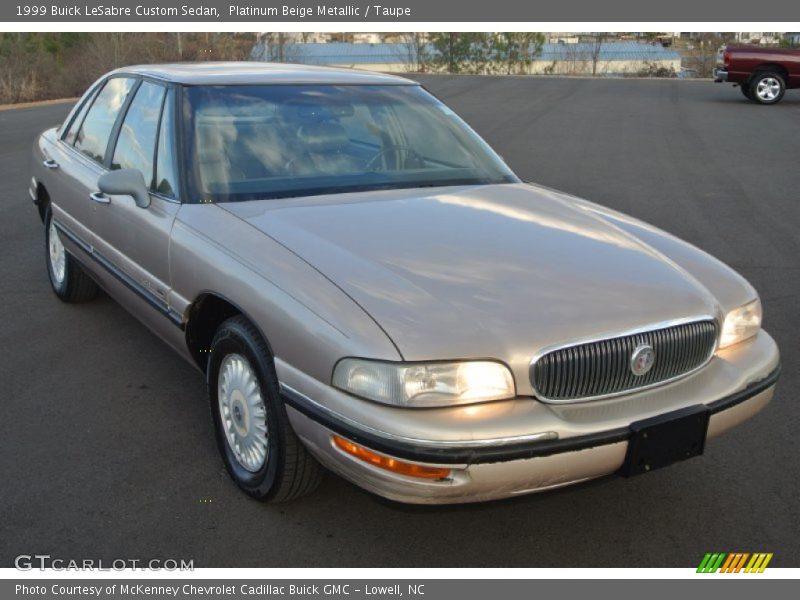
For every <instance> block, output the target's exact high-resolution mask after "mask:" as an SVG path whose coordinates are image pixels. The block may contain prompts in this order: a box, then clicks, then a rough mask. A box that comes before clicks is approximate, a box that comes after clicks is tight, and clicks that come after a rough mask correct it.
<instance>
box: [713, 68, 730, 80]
mask: <svg viewBox="0 0 800 600" xmlns="http://www.w3.org/2000/svg"><path fill="white" fill-rule="evenodd" d="M711 74H712V75H713V76H714V81H715V82H716V83H722V82H725V81H728V72H727V71H726V70H725V69H721V68H719V67H714V69H713V70H712V71H711Z"/></svg>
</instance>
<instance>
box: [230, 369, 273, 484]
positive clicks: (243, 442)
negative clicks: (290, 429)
mask: <svg viewBox="0 0 800 600" xmlns="http://www.w3.org/2000/svg"><path fill="white" fill-rule="evenodd" d="M217 397H218V398H219V414H220V418H221V420H222V428H223V430H224V432H225V439H226V440H228V445H229V446H230V448H231V450H232V451H233V455H234V456H235V457H236V460H237V462H238V463H239V464H240V465H241V466H242V467H244V468H245V469H247V470H248V471H250V472H251V473H255V472H256V471H258V470H259V469H260V468H261V467H263V466H264V463H265V462H266V460H267V455H268V453H269V447H268V445H267V441H268V435H269V434H268V433H267V409H266V406H265V404H264V397H263V396H262V395H261V388H260V386H259V385H258V378H257V377H256V374H255V371H253V368H252V367H251V366H250V363H249V362H248V361H247V359H246V358H245V357H244V356H242V355H240V354H229V355H227V356H226V357H225V358H224V359H223V361H222V365H220V369H219V376H218V377H217Z"/></svg>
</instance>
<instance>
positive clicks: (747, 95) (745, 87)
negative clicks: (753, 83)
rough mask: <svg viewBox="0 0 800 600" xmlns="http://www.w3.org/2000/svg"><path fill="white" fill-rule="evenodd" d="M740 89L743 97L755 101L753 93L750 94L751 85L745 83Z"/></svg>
mask: <svg viewBox="0 0 800 600" xmlns="http://www.w3.org/2000/svg"><path fill="white" fill-rule="evenodd" d="M739 89H740V90H742V95H743V96H744V97H745V98H747V99H748V100H752V99H753V94H752V93H750V84H749V83H743V84H741V85H740V86H739Z"/></svg>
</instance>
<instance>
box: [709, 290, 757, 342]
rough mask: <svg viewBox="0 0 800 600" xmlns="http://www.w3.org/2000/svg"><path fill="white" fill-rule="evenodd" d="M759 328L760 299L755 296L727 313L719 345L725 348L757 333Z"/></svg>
mask: <svg viewBox="0 0 800 600" xmlns="http://www.w3.org/2000/svg"><path fill="white" fill-rule="evenodd" d="M759 329H761V300H759V299H758V298H756V299H755V300H753V301H752V302H750V303H748V304H745V305H744V306H740V307H739V308H735V309H733V310H732V311H731V312H729V313H728V314H727V316H726V317H725V322H724V323H723V324H722V335H720V338H719V347H720V349H722V348H727V347H728V346H733V345H734V344H738V343H739V342H743V341H744V340H746V339H749V338H751V337H753V336H754V335H755V334H757V333H758V330H759Z"/></svg>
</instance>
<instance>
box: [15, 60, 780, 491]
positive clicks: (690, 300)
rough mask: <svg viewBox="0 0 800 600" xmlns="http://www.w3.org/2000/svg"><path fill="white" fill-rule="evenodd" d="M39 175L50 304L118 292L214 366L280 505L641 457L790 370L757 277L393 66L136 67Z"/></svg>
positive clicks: (757, 402) (44, 151) (196, 361)
mask: <svg viewBox="0 0 800 600" xmlns="http://www.w3.org/2000/svg"><path fill="white" fill-rule="evenodd" d="M30 195H31V198H32V199H33V201H34V202H35V203H36V205H37V206H38V209H39V213H40V215H41V217H42V221H43V223H44V231H45V239H46V250H47V253H46V258H47V267H48V272H49V275H50V282H51V284H52V287H53V290H54V292H55V294H56V296H58V297H59V298H60V299H62V300H64V301H67V302H78V301H85V300H89V299H91V298H92V297H93V296H94V295H95V293H96V291H97V289H98V286H99V287H102V288H103V289H105V290H106V291H107V292H108V293H109V294H110V295H111V296H113V297H114V298H116V299H117V301H119V302H120V303H121V304H122V305H123V306H124V307H125V308H127V309H128V310H129V311H131V312H132V313H133V314H134V315H136V316H137V317H138V318H139V319H141V320H142V321H143V322H144V324H145V325H146V326H148V327H149V328H150V329H152V330H153V331H154V332H155V333H157V334H158V335H159V336H160V337H161V338H163V339H164V341H165V342H166V343H168V344H170V345H171V346H172V347H173V348H174V349H175V350H176V351H177V352H179V353H180V354H181V355H182V356H184V357H185V358H186V359H187V360H188V361H189V362H191V363H192V364H193V365H195V366H196V367H197V368H198V370H200V371H201V372H202V373H204V375H205V377H206V378H207V381H208V393H209V398H210V402H211V409H212V415H213V419H214V425H215V431H216V441H217V445H218V447H219V450H220V453H221V455H222V458H223V460H224V463H225V466H226V467H227V470H228V472H229V473H230V475H231V477H232V478H233V480H234V481H235V482H236V483H237V484H238V485H239V486H240V487H241V488H242V489H243V490H244V491H245V492H247V493H248V494H250V495H252V496H254V497H257V498H260V499H263V500H269V501H281V500H288V499H291V498H295V497H298V496H300V495H302V494H305V493H307V492H309V491H310V490H312V489H313V488H314V487H315V485H316V484H317V482H318V480H319V477H320V473H321V469H320V464H321V465H324V466H325V467H327V468H328V469H330V470H332V471H334V472H336V473H338V474H340V475H342V476H343V477H345V478H347V479H349V480H350V481H352V482H355V483H356V484H358V485H360V486H362V487H364V488H366V489H368V490H370V491H372V492H374V493H376V494H380V495H382V496H385V497H388V498H392V499H395V500H399V501H403V502H414V503H446V502H472V501H480V500H489V499H494V498H503V497H509V496H514V495H517V494H525V493H529V492H536V491H541V490H546V489H551V488H555V487H559V486H563V485H567V484H570V483H575V482H579V481H583V480H587V479H591V478H595V477H599V476H603V475H607V474H612V473H621V474H623V475H626V476H630V475H636V474H639V473H645V472H647V471H650V470H653V469H656V468H659V467H663V466H666V465H669V464H672V463H675V462H677V461H681V460H684V459H687V458H690V457H694V456H698V455H700V454H702V453H703V450H704V448H705V444H706V441H707V440H708V439H710V438H712V437H714V436H716V435H718V434H720V433H722V432H724V431H726V430H728V429H730V428H731V427H733V426H735V425H737V424H738V423H741V422H742V421H744V420H745V419H748V418H749V417H751V416H752V415H754V414H755V413H756V412H758V411H759V410H760V409H762V408H763V407H764V406H765V405H766V404H767V403H768V402H769V400H770V398H771V397H772V393H773V388H774V385H775V382H776V380H777V378H778V374H779V369H780V363H779V355H778V349H777V347H776V345H775V342H774V341H773V340H772V338H771V337H770V336H769V335H768V334H767V333H766V332H764V331H763V330H762V329H761V305H760V302H759V299H758V295H757V294H756V291H755V290H754V289H753V288H752V287H751V286H750V285H749V284H748V283H747V281H745V280H744V279H743V278H742V277H741V276H739V275H738V274H737V273H735V272H734V271H733V270H731V269H730V268H728V267H727V266H725V265H723V264H722V263H720V262H719V261H717V260H715V259H714V258H712V257H710V256H708V255H707V254H705V253H703V252H702V251H701V250H699V249H697V248H695V247H693V246H691V245H689V244H687V243H685V242H682V241H681V240H678V239H676V238H674V237H672V236H670V235H669V234H667V233H665V232H663V231H660V230H658V229H656V228H654V227H652V226H650V225H647V224H646V223H642V222H641V221H638V220H636V219H633V218H631V217H628V216H626V215H623V214H620V213H617V212H614V211H612V210H609V209H607V208H604V207H602V206H599V205H596V204H593V203H591V202H587V201H585V200H581V199H579V198H575V197H572V196H569V195H566V194H563V193H560V192H557V191H555V190H551V189H548V188H545V187H542V186H538V185H534V184H525V183H522V182H521V181H520V180H519V179H518V178H517V177H516V176H515V175H514V173H513V172H512V171H511V170H510V169H509V168H508V167H507V166H506V165H505V164H504V163H503V161H502V160H501V159H500V157H498V156H497V155H496V154H495V153H494V152H493V151H492V150H491V148H489V146H488V145H487V144H486V143H485V142H484V141H483V140H481V139H480V138H479V137H478V136H477V135H476V134H475V132H473V131H472V130H471V129H470V128H469V127H468V126H467V125H466V124H465V123H464V122H463V121H462V120H461V119H459V118H458V116H456V115H455V114H454V113H453V112H452V111H451V110H450V109H449V108H448V107H447V106H445V105H444V104H443V103H441V102H440V101H439V100H437V99H436V98H434V97H433V96H431V95H430V94H428V93H427V92H426V91H425V90H424V89H423V88H422V87H421V86H419V85H418V84H416V83H414V82H412V81H408V80H406V79H402V78H398V77H392V76H388V75H380V74H370V73H365V72H357V71H348V70H336V69H322V68H312V67H299V66H287V65H270V64H265V63H208V64H203V63H198V64H181V65H149V66H141V67H129V68H125V69H120V70H117V71H114V72H112V73H109V74H108V75H106V76H104V77H102V78H101V79H100V80H99V81H97V82H96V83H95V84H94V85H93V86H92V87H91V88H90V89H89V90H88V91H87V92H86V94H85V95H84V97H83V98H82V99H81V100H80V101H79V102H78V103H77V105H76V106H75V108H74V109H73V111H72V112H71V114H70V115H69V117H68V118H67V120H66V121H65V122H64V123H63V124H62V125H61V126H60V127H58V128H53V129H48V130H47V131H45V132H44V133H42V135H41V136H40V137H39V139H38V140H37V141H36V143H35V146H34V161H33V177H32V179H31V185H30ZM86 376H87V377H90V376H91V375H90V374H87V375H86ZM110 409H112V410H113V406H110ZM176 426H180V424H179V423H176ZM742 443H744V444H748V443H753V442H752V441H750V440H746V439H743V440H742ZM186 458H187V460H190V459H191V457H186Z"/></svg>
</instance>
